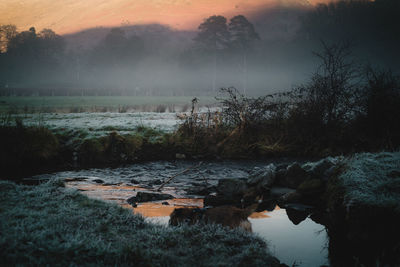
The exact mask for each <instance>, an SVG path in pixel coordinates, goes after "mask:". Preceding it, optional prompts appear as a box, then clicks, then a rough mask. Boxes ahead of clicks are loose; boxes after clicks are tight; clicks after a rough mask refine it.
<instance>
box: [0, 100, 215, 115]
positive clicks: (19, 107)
mask: <svg viewBox="0 0 400 267" xmlns="http://www.w3.org/2000/svg"><path fill="white" fill-rule="evenodd" d="M192 98H193V97H192V96H8V97H4V96H3V97H0V112H5V111H8V110H10V109H12V110H14V111H19V112H24V111H27V112H49V111H51V112H60V111H62V112H71V111H74V110H81V111H95V112H98V111H102V110H107V111H118V110H121V109H138V110H140V111H156V110H152V109H156V108H157V107H156V106H157V105H164V106H171V107H172V106H174V105H175V106H182V107H183V106H184V105H187V104H190V103H191V100H192ZM214 102H215V99H214V98H213V97H206V96H202V97H201V103H200V104H201V105H208V104H212V103H214Z"/></svg>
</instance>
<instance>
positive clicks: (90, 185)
mask: <svg viewBox="0 0 400 267" xmlns="http://www.w3.org/2000/svg"><path fill="white" fill-rule="evenodd" d="M269 163H270V162H261V161H241V162H237V161H221V162H204V163H202V164H201V165H200V167H199V168H197V169H193V170H192V171H189V172H188V173H185V174H183V175H180V176H177V177H176V178H174V179H173V180H172V181H171V183H168V184H167V185H166V186H165V187H164V188H163V190H162V192H163V193H168V194H171V195H173V196H174V197H175V199H171V200H166V201H156V202H148V203H142V204H139V205H138V207H137V208H132V206H131V205H129V204H128V203H127V202H126V200H127V199H128V198H130V197H132V196H135V195H136V193H137V192H139V191H147V192H154V191H155V190H156V189H157V188H158V187H159V186H160V183H161V182H162V181H165V180H166V179H168V178H169V177H172V176H173V175H175V174H177V173H180V172H182V171H184V170H186V169H187V168H189V167H191V166H196V165H197V164H198V162H191V161H176V162H167V161H158V162H149V163H143V164H135V165H130V166H126V167H123V168H116V169H89V170H80V171H68V172H59V173H54V174H48V175H40V176H36V177H35V178H50V177H58V178H63V179H67V181H68V182H67V183H66V184H67V187H71V188H75V189H78V190H80V191H81V192H82V193H83V194H86V195H87V196H89V197H91V198H97V199H102V200H106V201H111V202H114V203H118V204H119V205H122V206H124V207H126V208H129V209H132V210H133V211H134V212H135V213H139V214H142V215H143V216H145V217H146V218H147V219H148V220H149V221H152V222H154V223H161V224H165V225H166V224H168V220H169V214H171V212H172V211H173V210H174V209H175V208H179V207H202V206H203V200H202V199H201V198H200V196H195V195H189V194H188V190H190V189H191V188H194V187H198V186H203V185H205V184H207V185H216V184H217V183H218V180H219V179H221V178H244V177H246V176H247V175H248V172H249V171H250V170H252V169H253V168H254V167H256V166H258V167H260V166H265V165H267V164H269ZM163 202H164V204H163ZM165 202H167V203H168V205H165V204H166V203H165ZM249 221H250V222H251V224H252V229H253V232H254V233H256V234H258V235H259V236H261V237H262V238H264V239H265V240H266V241H267V242H268V244H269V248H270V251H271V252H272V253H273V254H274V255H275V256H276V257H277V258H278V259H279V260H280V261H281V262H283V263H286V264H288V265H289V266H292V265H293V264H294V263H295V264H296V265H295V266H320V265H324V264H327V263H328V260H327V257H328V250H327V248H326V246H327V243H328V238H327V235H326V233H325V231H324V229H325V227H324V226H323V225H320V224H317V223H315V222H313V221H312V220H311V219H309V218H307V219H306V220H304V221H303V222H301V223H300V224H298V225H294V224H293V223H292V222H291V221H290V220H289V218H288V216H287V215H286V211H285V210H284V209H280V208H279V207H276V208H275V210H273V211H271V212H268V211H263V212H257V213H253V214H252V215H251V216H250V217H249Z"/></svg>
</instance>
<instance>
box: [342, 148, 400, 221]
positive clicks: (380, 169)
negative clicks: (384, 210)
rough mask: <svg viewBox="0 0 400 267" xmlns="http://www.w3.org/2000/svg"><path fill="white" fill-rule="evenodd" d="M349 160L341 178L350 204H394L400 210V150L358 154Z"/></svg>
mask: <svg viewBox="0 0 400 267" xmlns="http://www.w3.org/2000/svg"><path fill="white" fill-rule="evenodd" d="M345 164H346V165H345V166H346V167H345V170H344V172H343V173H342V174H341V175H340V177H339V178H340V180H341V181H342V183H343V185H344V186H345V189H346V195H345V202H346V204H347V205H351V204H352V203H360V204H364V205H373V206H378V207H390V208H393V209H395V210H396V211H397V212H399V213H400V152H394V153H389V152H381V153H376V154H373V153H360V154H355V155H353V156H352V157H350V158H348V160H347V162H345Z"/></svg>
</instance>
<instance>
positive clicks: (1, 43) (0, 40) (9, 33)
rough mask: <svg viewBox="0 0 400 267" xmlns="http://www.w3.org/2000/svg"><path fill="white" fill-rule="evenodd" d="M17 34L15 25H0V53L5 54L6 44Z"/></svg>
mask: <svg viewBox="0 0 400 267" xmlns="http://www.w3.org/2000/svg"><path fill="white" fill-rule="evenodd" d="M17 33H18V32H17V27H16V26H15V25H11V24H8V25H0V53H5V52H6V51H7V47H8V43H9V42H10V40H11V39H13V38H14V37H15V36H16V35H17Z"/></svg>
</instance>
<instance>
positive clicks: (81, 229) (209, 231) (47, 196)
mask: <svg viewBox="0 0 400 267" xmlns="http://www.w3.org/2000/svg"><path fill="white" fill-rule="evenodd" d="M0 218H1V219H0V258H1V264H2V265H7V266H12V265H37V266H42V265H50V266H53V265H58V266H67V265H68V266H76V265H79V266H86V265H92V266H105V265H107V266H143V265H145V266H240V265H241V266H276V260H274V259H273V258H271V256H269V254H268V253H267V248H266V244H265V243H264V242H263V241H262V240H261V239H259V238H257V237H255V236H253V235H251V234H249V233H246V232H243V231H239V230H237V231H232V230H229V229H225V228H222V227H219V226H215V225H198V226H192V227H189V226H181V227H166V226H160V225H153V224H149V223H147V222H145V221H144V219H143V218H142V217H140V216H138V215H134V214H133V213H132V212H131V211H129V210H126V209H124V208H122V207H119V206H117V205H113V204H110V203H105V202H101V201H98V200H92V199H89V198H87V197H86V196H83V195H81V194H79V193H78V192H77V191H74V190H72V189H67V188H65V187H63V184H62V183H61V182H59V181H57V180H56V181H54V180H53V181H51V182H48V183H46V184H42V185H40V186H34V187H31V186H22V185H16V184H14V183H11V182H6V181H0Z"/></svg>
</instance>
